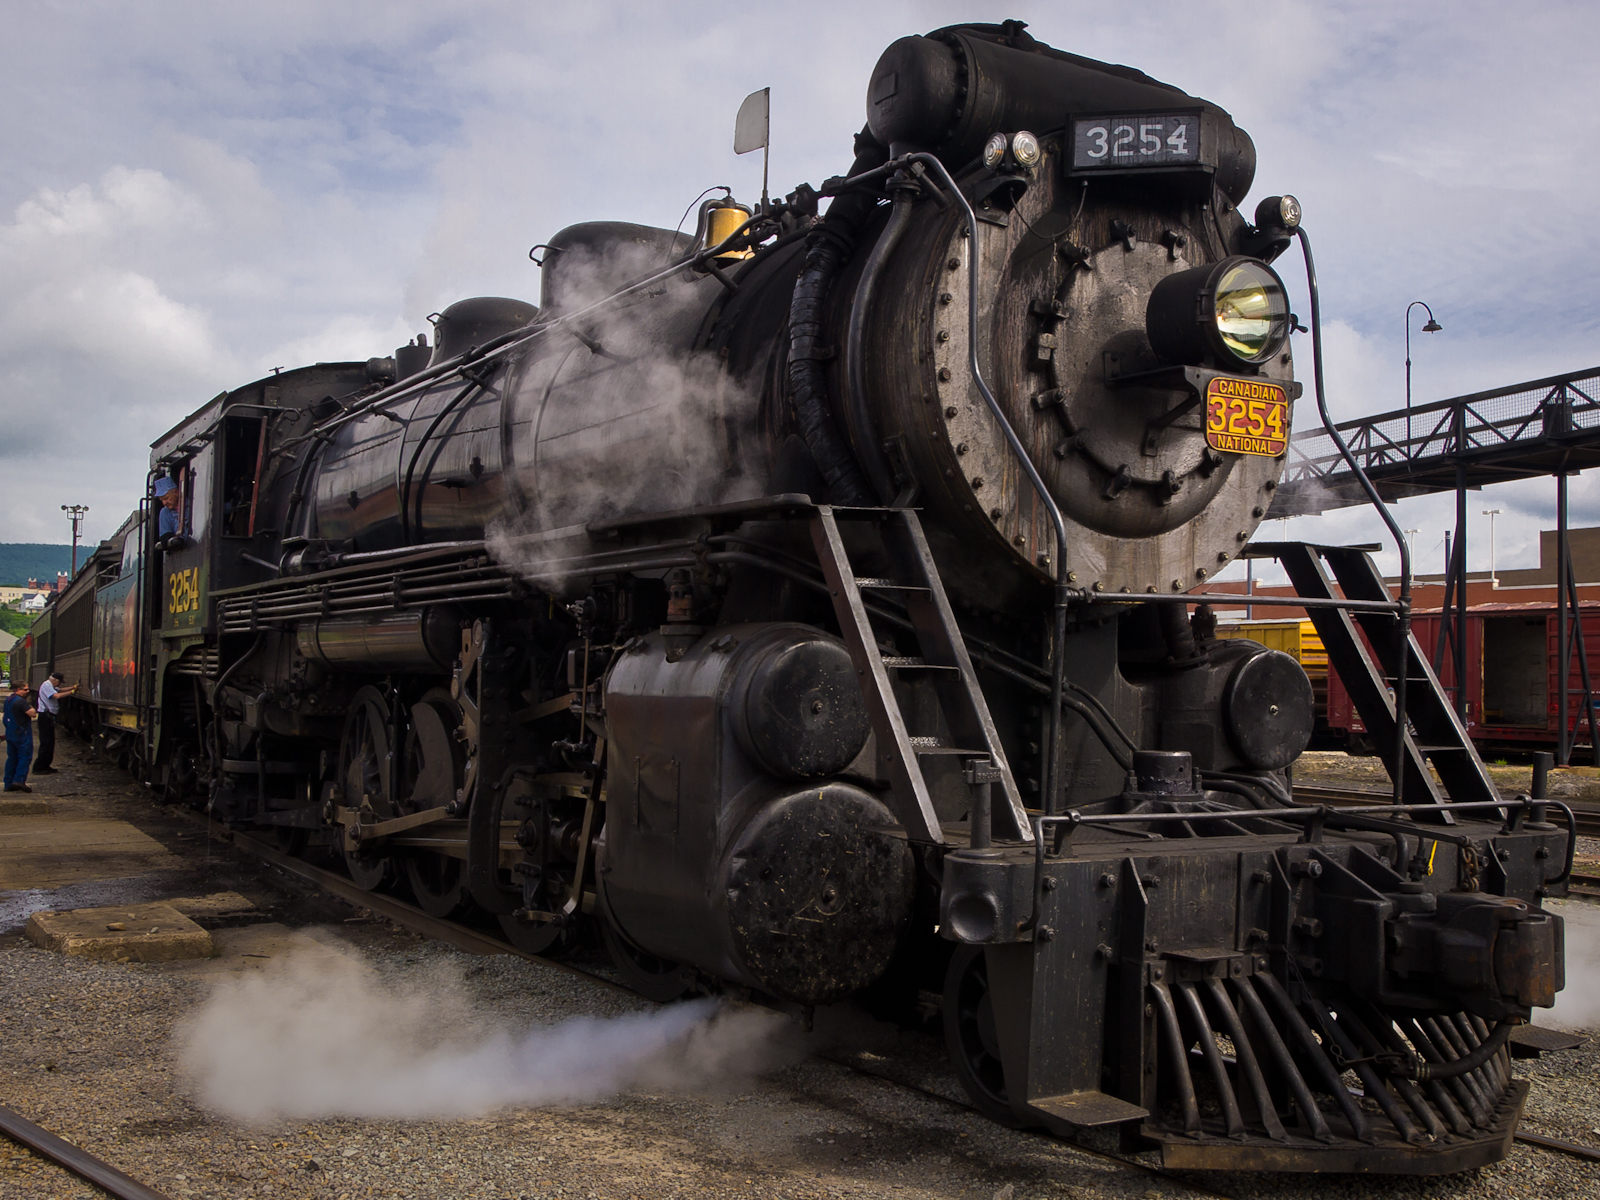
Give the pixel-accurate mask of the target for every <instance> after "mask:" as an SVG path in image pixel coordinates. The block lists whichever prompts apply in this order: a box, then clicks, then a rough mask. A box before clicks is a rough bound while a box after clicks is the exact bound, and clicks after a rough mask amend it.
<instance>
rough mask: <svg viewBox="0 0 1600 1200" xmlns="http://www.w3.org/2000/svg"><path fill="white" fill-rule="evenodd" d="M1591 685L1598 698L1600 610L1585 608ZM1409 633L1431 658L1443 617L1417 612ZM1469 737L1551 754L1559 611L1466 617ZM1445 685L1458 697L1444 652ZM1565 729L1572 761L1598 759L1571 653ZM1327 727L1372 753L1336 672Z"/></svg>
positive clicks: (1522, 608)
mask: <svg viewBox="0 0 1600 1200" xmlns="http://www.w3.org/2000/svg"><path fill="white" fill-rule="evenodd" d="M1582 615H1583V637H1584V649H1585V651H1586V652H1587V655H1588V659H1589V679H1590V682H1591V683H1592V684H1593V685H1594V686H1595V688H1596V690H1597V691H1600V604H1585V605H1584V606H1583V608H1582ZM1412 628H1413V629H1414V630H1415V632H1416V638H1417V641H1418V643H1420V644H1421V646H1422V648H1423V652H1424V653H1425V654H1427V655H1428V657H1429V658H1430V659H1432V657H1433V655H1434V651H1435V649H1436V647H1437V645H1438V639H1439V613H1438V611H1437V610H1434V611H1432V612H1421V613H1417V614H1416V615H1415V616H1414V617H1413V618H1412ZM1466 643H1467V656H1466V657H1467V670H1466V702H1467V732H1468V733H1469V734H1470V735H1471V737H1472V740H1473V741H1474V742H1475V743H1477V745H1478V748H1479V750H1480V751H1488V750H1549V749H1554V747H1555V744H1556V730H1557V727H1558V726H1557V719H1558V718H1557V713H1558V706H1559V696H1560V691H1559V690H1558V689H1559V688H1560V686H1561V685H1560V683H1559V681H1558V680H1557V678H1556V657H1557V655H1556V606H1555V605H1554V604H1478V605H1474V606H1473V607H1472V608H1469V609H1468V610H1467V637H1466ZM1439 678H1440V682H1442V683H1443V684H1444V686H1445V689H1446V690H1447V691H1448V692H1449V693H1450V696H1451V698H1452V699H1454V697H1455V689H1456V678H1455V662H1454V658H1453V655H1452V653H1451V650H1450V648H1449V647H1446V649H1445V653H1444V661H1443V662H1442V663H1441V664H1440V670H1439ZM1567 688H1568V693H1567V695H1568V699H1567V724H1568V727H1569V728H1570V729H1571V730H1572V733H1573V739H1574V741H1573V745H1574V746H1575V747H1576V748H1577V751H1576V755H1575V757H1580V758H1583V759H1586V760H1590V761H1592V760H1593V755H1592V753H1591V752H1590V747H1589V723H1588V721H1587V719H1585V716H1584V711H1583V704H1584V694H1583V675H1582V673H1581V669H1580V667H1579V664H1578V655H1577V651H1576V650H1575V649H1574V650H1573V651H1572V657H1571V662H1570V668H1569V671H1568V678H1567ZM1597 715H1600V714H1597ZM1327 728H1328V729H1329V730H1330V732H1333V733H1335V734H1337V733H1338V732H1339V731H1343V732H1344V733H1346V734H1347V736H1348V738H1349V745H1350V747H1351V748H1352V749H1353V750H1362V749H1370V747H1371V743H1370V741H1369V740H1368V739H1367V738H1366V726H1364V725H1363V724H1362V723H1361V718H1360V717H1359V716H1358V715H1357V714H1356V712H1355V708H1354V706H1353V705H1352V704H1351V703H1350V694H1349V693H1348V692H1347V691H1346V690H1345V688H1344V684H1343V682H1342V681H1341V680H1340V679H1339V676H1338V673H1337V672H1335V671H1331V670H1330V671H1329V673H1328V713H1327Z"/></svg>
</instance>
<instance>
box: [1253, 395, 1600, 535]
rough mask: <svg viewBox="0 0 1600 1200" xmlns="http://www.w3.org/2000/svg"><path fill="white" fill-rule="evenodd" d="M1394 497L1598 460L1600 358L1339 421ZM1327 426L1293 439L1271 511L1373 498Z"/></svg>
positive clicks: (1364, 463)
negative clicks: (1584, 366) (1561, 371)
mask: <svg viewBox="0 0 1600 1200" xmlns="http://www.w3.org/2000/svg"><path fill="white" fill-rule="evenodd" d="M1336 428H1337V429H1338V430H1339V433H1340V434H1341V436H1343V438H1344V439H1345V442H1346V443H1347V444H1348V445H1349V447H1350V452H1351V453H1352V454H1353V455H1354V456H1355V458H1356V461H1357V462H1359V463H1360V464H1361V468H1362V470H1364V471H1365V472H1366V473H1367V477H1368V478H1369V479H1371V480H1372V482H1373V484H1374V486H1376V487H1377V489H1378V494H1379V495H1380V496H1382V497H1383V498H1384V499H1385V500H1387V501H1390V502H1391V503H1392V502H1393V501H1395V500H1402V499H1404V498H1406V497H1407V496H1423V495H1428V494H1429V493H1433V492H1449V491H1462V490H1466V489H1470V488H1479V487H1483V486H1484V485H1485V484H1490V483H1504V482H1506V481H1507V480H1511V479H1532V478H1536V477H1539V476H1543V475H1557V476H1559V475H1562V474H1568V473H1571V472H1575V471H1581V470H1584V469H1585V468H1588V467H1600V367H1597V368H1592V369H1590V370H1587V371H1573V372H1569V373H1568V374H1565V375H1552V376H1550V377H1549V378H1546V379H1534V380H1531V381H1529V382H1527V383H1517V384H1512V385H1511V386H1510V387H1503V388H1495V389H1493V390H1491V391H1487V392H1474V393H1473V394H1472V395H1470V396H1457V397H1455V398H1454V399H1451V400H1436V401H1434V402H1432V403H1431V404H1418V405H1414V406H1413V407H1412V408H1411V409H1410V410H1409V411H1407V410H1405V409H1398V410H1396V411H1393V412H1386V413H1380V414H1378V415H1377V416H1373V417H1364V418H1362V419H1360V420H1356V421H1345V422H1342V423H1341V424H1339V425H1338V426H1337V427H1336ZM1366 502H1367V498H1366V496H1365V494H1363V492H1362V491H1361V485H1360V484H1359V483H1358V482H1357V481H1356V477H1355V476H1354V475H1353V474H1352V473H1351V471H1350V469H1349V467H1348V466H1347V465H1346V464H1345V461H1344V459H1343V458H1341V457H1340V455H1339V451H1338V448H1337V447H1336V446H1335V445H1334V444H1333V438H1331V437H1330V436H1328V432H1327V430H1325V429H1320V428H1319V429H1314V430H1307V431H1306V432H1304V433H1300V434H1297V435H1295V437H1294V439H1293V440H1292V441H1291V442H1290V443H1289V462H1288V466H1287V468H1286V469H1285V471H1284V475H1283V480H1282V482H1281V483H1280V484H1279V485H1278V491H1277V493H1276V495H1275V496H1274V498H1273V503H1272V508H1271V511H1269V512H1268V513H1267V518H1268V519H1269V520H1270V519H1272V518H1274V517H1295V516H1300V515H1302V514H1306V513H1320V512H1327V511H1328V510H1329V509H1334V508H1348V507H1350V506H1351V505H1356V504H1365V503H1366Z"/></svg>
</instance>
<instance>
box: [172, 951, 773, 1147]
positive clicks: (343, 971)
mask: <svg viewBox="0 0 1600 1200" xmlns="http://www.w3.org/2000/svg"><path fill="white" fill-rule="evenodd" d="M788 1029H789V1023H788V1022H787V1021H786V1020H785V1019H784V1018H783V1017H781V1016H779V1015H777V1014H775V1013H771V1012H767V1011H764V1010H757V1009H745V1008H730V1007H727V1006H724V1005H721V1004H719V1003H718V1002H716V1001H711V1000H701V1001H692V1002H689V1003H685V1004H677V1005H673V1006H672V1007H669V1008H662V1009H654V1010H651V1011H648V1012H640V1013H630V1014H627V1015H624V1016H617V1017H608V1018H595V1017H579V1018H574V1019H571V1020H568V1021H564V1022H562V1023H560V1024H558V1025H551V1026H536V1027H532V1028H521V1029H515V1028H512V1027H510V1026H508V1025H506V1024H504V1023H503V1022H501V1021H499V1020H497V1019H496V1018H495V1017H494V1016H493V1014H490V1013H487V1012H485V1011H484V1010H483V1009H482V1008H481V1006H479V1005H477V1004H476V1003H475V1002H474V1001H473V1000H472V999H471V998H470V997H469V996H468V995H467V994H466V992H465V989H464V988H463V987H462V986H461V983H460V981H459V979H454V978H451V977H449V976H445V975H441V974H440V973H438V972H431V973H427V972H425V973H423V975H422V976H421V977H418V976H414V975H413V976H408V977H406V978H404V979H399V980H396V979H386V978H384V977H381V976H380V975H379V973H378V972H377V971H375V970H374V969H373V968H371V967H370V966H368V965H366V964H365V963H363V962H361V961H360V960H358V959H355V958H352V957H348V956H342V955H341V956H331V955H329V954H328V953H326V952H321V953H316V954H305V955H300V956H298V957H291V958H290V959H288V960H286V962H285V963H284V965H283V966H282V967H281V968H279V969H277V970H275V971H270V972H263V973H261V974H259V975H255V976H252V977H247V978H245V979H241V980H237V981H229V982H227V983H224V984H222V985H219V986H218V987H217V989H216V991H215V992H213V994H212V995H211V997H210V998H209V999H208V1000H207V1001H206V1003H205V1004H204V1005H203V1006H202V1007H201V1009H200V1010H199V1012H198V1013H197V1014H196V1016H195V1017H194V1019H193V1020H192V1021H191V1022H190V1023H189V1025H188V1027H187V1028H186V1029H185V1030H184V1031H183V1032H182V1034H181V1035H180V1036H181V1042H180V1063H181V1066H182V1068H183V1070H184V1072H185V1074H186V1075H187V1076H188V1077H189V1079H190V1081H191V1083H192V1085H193V1086H194V1088H195V1090H196V1091H197V1093H198V1094H199V1098H200V1100H201V1102H202V1103H203V1104H205V1105H206V1106H207V1107H208V1108H211V1109H213V1110H215V1111H217V1112H220V1113H223V1114H224V1115H226V1116H230V1117H233V1118H236V1119H239V1120H243V1121H249V1122H262V1121H267V1120H271V1119H273V1118H277V1117H301V1118H310V1117H332V1116H345V1117H369V1118H390V1119H422V1118H461V1117H472V1116H480V1115H483V1114H486V1113H490V1112H493V1111H495V1110H497V1109H502V1108H506V1107H537V1106H543V1105H554V1104H579V1103H586V1102H592V1101H596V1100H600V1099H603V1098H605V1097H607V1096H611V1095H615V1094H617V1093H618V1092H622V1091H625V1090H629V1089H643V1090H646V1091H692V1090H706V1089H711V1088H716V1087H719V1086H728V1085H731V1084H733V1083H736V1082H738V1081H739V1080H741V1079H747V1078H749V1077H750V1076H752V1075H753V1074H755V1073H756V1072H759V1071H761V1070H763V1069H766V1068H770V1067H773V1066H776V1065H779V1064H780V1062H781V1061H783V1060H784V1058H785V1057H786V1051H785V1043H786V1041H787V1034H788Z"/></svg>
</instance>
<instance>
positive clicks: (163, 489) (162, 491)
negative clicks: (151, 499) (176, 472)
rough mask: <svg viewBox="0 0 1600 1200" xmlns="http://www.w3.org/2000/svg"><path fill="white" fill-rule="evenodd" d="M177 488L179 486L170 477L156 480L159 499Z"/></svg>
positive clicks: (164, 476)
mask: <svg viewBox="0 0 1600 1200" xmlns="http://www.w3.org/2000/svg"><path fill="white" fill-rule="evenodd" d="M177 486H178V485H177V484H176V483H175V482H173V480H172V479H171V478H170V477H168V476H166V475H163V476H162V477H161V478H160V479H157V480H156V496H157V498H159V497H161V496H165V495H166V494H167V493H168V492H170V491H172V490H173V488H175V487H177Z"/></svg>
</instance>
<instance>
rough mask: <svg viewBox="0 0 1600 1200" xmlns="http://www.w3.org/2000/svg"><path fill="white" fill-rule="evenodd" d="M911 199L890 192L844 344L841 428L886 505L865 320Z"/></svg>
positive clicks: (891, 486) (890, 486)
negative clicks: (869, 379) (890, 208)
mask: <svg viewBox="0 0 1600 1200" xmlns="http://www.w3.org/2000/svg"><path fill="white" fill-rule="evenodd" d="M915 198H916V196H915V193H914V192H913V190H912V188H911V186H910V185H909V184H904V185H902V186H900V187H897V188H895V189H894V209H893V211H892V212H891V213H890V215H889V223H888V224H887V225H886V226H884V229H883V232H882V233H880V234H879V235H878V241H877V243H876V244H875V245H874V246H873V247H872V253H871V254H870V255H869V256H868V258H867V265H866V267H865V268H863V270H862V272H861V280H860V282H859V283H857V284H856V295H855V303H854V304H853V305H851V307H850V330H849V334H848V335H847V340H846V342H845V364H846V367H847V372H848V375H849V380H850V382H849V386H848V387H847V388H846V390H845V397H844V401H845V402H844V418H845V427H846V428H847V429H848V430H849V431H850V440H851V441H852V442H853V443H854V444H855V449H856V459H857V461H858V462H860V464H861V465H862V467H863V468H865V470H866V473H867V478H868V480H869V481H870V482H871V484H872V488H873V490H874V491H876V492H877V493H878V497H879V499H881V500H882V501H883V502H884V503H886V504H887V503H889V502H891V501H893V500H894V499H895V498H896V488H895V482H894V477H893V475H892V474H891V472H890V470H889V467H888V465H887V464H886V463H885V462H884V461H883V451H882V450H881V449H880V448H879V446H878V443H877V439H876V437H875V435H874V422H873V420H872V413H871V412H870V411H869V410H868V407H867V362H866V358H867V355H866V346H865V342H866V338H867V317H868V315H869V314H870V313H871V311H872V302H873V299H874V293H876V291H877V289H878V278H879V276H881V275H882V274H883V268H884V266H885V265H886V264H887V263H888V261H889V259H890V257H891V256H892V255H893V254H894V251H895V247H896V246H898V245H899V244H900V239H901V238H902V237H904V236H905V232H906V227H907V226H908V225H909V224H910V223H911V205H912V202H913V201H914V200H915Z"/></svg>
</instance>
